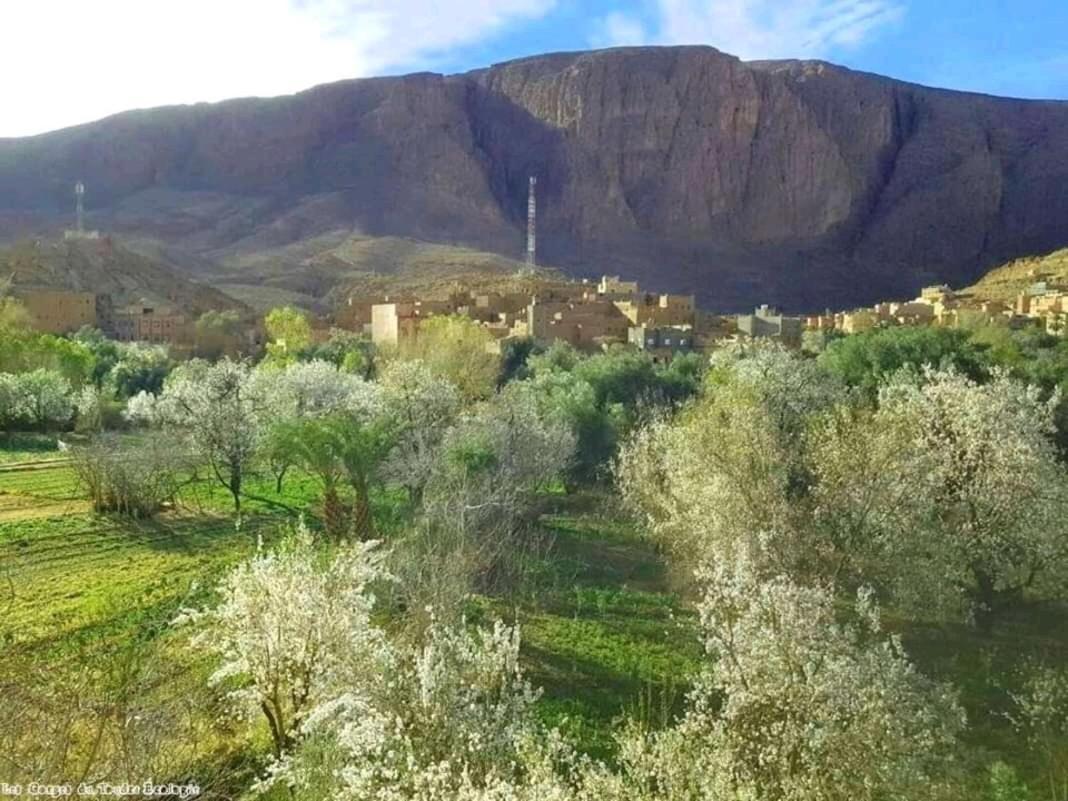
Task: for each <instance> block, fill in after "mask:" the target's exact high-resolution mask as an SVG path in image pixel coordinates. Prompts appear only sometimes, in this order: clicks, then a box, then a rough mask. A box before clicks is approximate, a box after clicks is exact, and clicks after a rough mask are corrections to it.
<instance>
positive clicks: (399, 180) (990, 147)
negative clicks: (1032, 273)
mask: <svg viewBox="0 0 1068 801" xmlns="http://www.w3.org/2000/svg"><path fill="white" fill-rule="evenodd" d="M530 175H536V176H537V177H538V179H539V191H540V198H539V248H540V258H541V260H542V261H543V262H546V263H552V264H555V265H559V266H561V267H564V268H566V269H568V270H570V271H571V272H573V273H575V274H578V275H595V274H597V273H600V272H612V273H623V274H625V275H628V276H633V277H637V278H639V279H641V280H642V281H643V282H645V283H646V284H648V285H649V286H651V287H655V288H659V289H664V290H669V289H670V290H674V291H692V292H695V293H696V294H698V295H699V297H700V299H701V301H702V302H703V304H704V305H706V306H708V307H710V308H718V309H721V310H731V309H739V308H743V307H745V306H749V305H752V304H754V303H757V302H773V303H779V304H782V305H784V306H786V307H787V308H791V309H802V308H809V309H811V308H822V307H825V306H843V305H846V304H850V303H857V302H867V301H872V300H875V299H880V298H887V297H895V296H905V295H908V294H910V293H912V292H913V291H915V290H916V289H917V288H919V287H920V286H921V285H923V284H926V283H930V282H933V281H936V280H937V281H946V282H949V283H951V284H954V285H958V286H959V285H965V284H968V283H970V282H971V281H972V280H973V279H975V278H976V277H977V276H978V275H980V274H981V273H982V272H983V271H984V270H985V269H986V268H988V267H990V266H992V265H994V264H996V263H1000V262H1003V261H1005V260H1007V259H1010V258H1013V257H1016V256H1020V255H1025V254H1031V253H1037V252H1044V251H1049V250H1053V249H1055V248H1056V247H1058V246H1064V245H1066V244H1068V103H1063V102H1035V101H1018V100H1007V99H998V98H991V97H985V96H979V95H970V94H961V93H954V92H947V91H940V90H934V89H928V88H923V87H918V86H914V85H910V84H904V83H900V82H897V81H893V80H889V79H885V78H880V77H877V76H873V75H867V74H862V73H856V72H851V71H849V70H846V69H842V68H839V67H835V66H831V65H828V64H824V63H820V62H752V63H745V62H741V61H739V60H738V59H736V58H733V57H731V56H727V55H725V54H722V53H720V52H718V51H716V50H713V49H711V48H704V47H685V48H624V49H618V50H608V51H598V52H593V53H578V54H561V55H549V56H543V57H536V58H530V59H524V60H521V61H516V62H510V63H506V64H502V65H498V66H494V67H492V68H489V69H485V70H479V71H476V72H472V73H468V74H465V75H458V76H448V77H444V76H439V75H431V74H419V75H411V76H406V77H399V78H379V79H369V80H359V81H347V82H343V83H338V84H331V85H327V86H321V87H318V88H315V89H312V90H309V91H307V92H303V93H301V94H298V95H295V96H291V97H284V98H276V99H269V100H235V101H230V102H227V103H222V104H218V105H201V106H192V107H177V108H163V109H156V110H151V111H141V112H130V113H127V114H122V115H119V116H117V117H113V118H109V119H107V120H103V121H101V122H98V123H93V124H90V125H85V126H80V127H78V128H72V129H68V130H64V131H59V132H56V133H52V134H47V135H44V136H39V137H33V138H29V139H21V140H0V237H5V236H6V237H13V236H15V235H18V234H24V233H27V232H31V231H41V230H47V229H48V228H49V227H59V226H62V225H63V222H62V221H63V220H64V219H65V218H67V217H69V215H70V208H71V206H72V196H71V187H72V185H73V183H74V181H75V180H78V179H81V180H84V181H85V182H86V183H87V184H88V187H89V193H88V195H87V201H88V204H89V206H90V209H91V213H90V218H89V221H90V223H91V225H92V226H93V227H97V228H101V229H106V230H110V231H115V232H117V233H119V234H122V235H127V236H137V237H141V238H149V239H155V240H159V241H160V242H162V243H165V244H166V246H167V247H170V248H174V249H177V250H179V251H181V252H183V253H187V254H189V255H190V257H191V262H192V260H194V259H195V260H196V263H197V264H200V265H208V266H207V267H203V266H202V267H201V270H202V272H204V273H206V274H207V275H206V277H209V278H213V279H215V280H222V277H223V275H224V274H225V278H226V280H229V281H233V280H234V276H235V274H237V273H240V271H241V270H242V269H253V268H252V267H248V266H247V265H254V264H262V263H264V262H269V261H271V260H272V259H273V260H274V261H275V262H276V263H275V264H274V268H273V269H274V270H275V271H276V272H277V270H278V268H279V264H281V265H282V267H284V268H285V269H288V270H291V271H294V272H295V273H299V271H300V270H302V269H304V267H305V264H306V257H307V254H306V253H304V256H303V258H304V261H293V262H288V261H286V258H287V257H286V254H287V253H292V252H294V251H301V252H302V253H303V252H304V250H306V248H305V249H301V248H300V247H297V248H295V247H294V246H295V245H299V244H300V243H304V242H311V243H314V242H317V241H327V240H330V238H331V237H335V238H340V237H344V236H346V235H349V234H353V233H354V234H358V235H361V236H376V237H377V236H404V237H412V238H418V239H425V240H428V241H435V242H444V243H452V244H462V245H465V246H468V247H472V248H476V249H481V250H488V251H493V252H497V253H502V254H506V255H509V256H518V255H520V254H521V253H522V250H523V236H524V228H525V213H526V191H527V178H528V176H530ZM213 265H214V266H213ZM213 271H217V272H218V275H213V274H211V273H212V272H213ZM202 277H203V276H202ZM253 282H254V281H253Z"/></svg>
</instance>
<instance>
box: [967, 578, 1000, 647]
mask: <svg viewBox="0 0 1068 801" xmlns="http://www.w3.org/2000/svg"><path fill="white" fill-rule="evenodd" d="M972 572H973V574H974V575H975V587H976V589H975V626H976V628H977V629H979V631H980V632H982V633H983V634H984V635H989V634H990V632H991V630H992V629H993V627H994V611H995V610H994V607H995V605H996V604H997V600H998V592H997V589H995V587H994V579H993V577H992V576H991V575H990V574H989V573H988V572H987V571H986V570H984V569H982V568H981V567H973V568H972Z"/></svg>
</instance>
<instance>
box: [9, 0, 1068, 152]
mask: <svg viewBox="0 0 1068 801" xmlns="http://www.w3.org/2000/svg"><path fill="white" fill-rule="evenodd" d="M0 29H2V30H3V31H4V32H5V34H6V35H5V37H4V39H5V41H4V45H3V46H2V47H0V75H3V76H4V78H3V79H2V80H0V114H2V116H0V137H11V136H28V135H32V134H37V133H42V132H45V131H50V130H54V129H57V128H62V127H67V126H70V125H76V124H79V123H83V122H89V121H92V120H95V119H99V118H101V117H105V116H107V115H110V114H114V113H117V112H119V111H124V110H127V109H133V108H146V107H152V106H160V105H171V104H177V103H195V102H203V101H209V102H213V101H218V100H224V99H226V98H230V97H247V96H274V95H281V94H289V93H292V92H295V91H299V90H301V89H306V88H308V87H310V86H314V85H316V84H319V83H326V82H329V81H335V80H341V79H345V78H357V77H366V76H372V75H395V74H403V73H406V72H415V71H422V70H432V71H435V72H445V73H451V72H461V71H465V70H468V69H474V68H477V67H481V66H486V65H488V64H492V63H495V62H499V61H505V60H508V59H512V58H518V57H522V56H527V55H534V54H537V53H544V52H552V51H560V50H585V49H590V48H599V47H613V46H619V45H634V44H644V45H670V44H708V45H712V46H714V47H717V48H719V49H720V50H723V51H725V52H728V53H732V54H734V55H737V56H739V57H741V58H744V59H761V58H819V59H825V60H827V61H833V62H835V63H838V64H843V65H845V66H848V67H852V68H854V69H858V70H864V71H868V72H876V73H880V74H883V75H889V76H892V77H895V78H901V79H903V80H909V81H915V82H918V83H924V84H928V85H932V86H941V87H946V88H951V89H962V90H968V91H976V92H985V93H989V94H998V95H1009V96H1015V97H1031V98H1052V99H1064V100H1068V0H1015V2H1011V1H1010V0H0Z"/></svg>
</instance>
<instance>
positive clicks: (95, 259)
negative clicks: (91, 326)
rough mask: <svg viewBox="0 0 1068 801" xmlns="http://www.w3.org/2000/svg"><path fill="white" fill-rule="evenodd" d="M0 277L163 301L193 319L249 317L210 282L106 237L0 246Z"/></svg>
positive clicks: (126, 299)
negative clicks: (216, 314)
mask: <svg viewBox="0 0 1068 801" xmlns="http://www.w3.org/2000/svg"><path fill="white" fill-rule="evenodd" d="M0 280H5V281H6V280H11V282H12V284H13V285H14V286H15V287H16V288H18V287H27V288H29V287H33V288H49V289H69V290H73V291H76V292H101V293H105V294H109V295H111V297H112V300H113V301H114V302H115V304H116V305H117V306H124V305H127V304H130V303H139V302H141V301H142V300H145V301H148V302H149V303H151V304H154V305H160V304H163V305H167V306H172V307H175V308H177V309H180V310H182V311H184V312H186V313H187V314H190V315H192V316H194V317H197V316H199V315H201V314H203V313H204V312H206V311H226V310H233V311H236V312H238V313H239V314H242V315H243V316H246V317H249V318H251V317H252V316H253V313H252V310H251V309H250V308H249V307H248V306H246V305H245V304H243V303H241V302H239V301H237V300H235V299H234V298H232V297H230V296H228V295H226V294H225V293H223V292H220V291H219V290H217V289H214V288H212V287H210V286H206V285H204V284H200V283H197V282H195V281H190V280H188V279H187V278H186V277H184V276H183V275H180V274H178V273H176V272H175V270H174V269H173V268H172V265H169V264H167V263H166V262H164V261H162V260H160V259H158V258H150V257H148V256H145V255H143V254H140V253H134V252H133V251H131V250H129V249H128V248H127V247H125V246H124V245H123V244H120V243H119V242H116V241H115V240H114V239H112V238H111V237H103V238H101V239H86V240H73V241H63V240H40V239H38V240H23V241H20V242H17V243H16V244H14V245H12V246H11V247H6V248H0Z"/></svg>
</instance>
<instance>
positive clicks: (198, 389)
mask: <svg viewBox="0 0 1068 801" xmlns="http://www.w3.org/2000/svg"><path fill="white" fill-rule="evenodd" d="M266 408H267V405H266V399H265V398H264V395H263V392H262V389H261V387H260V386H258V385H257V383H256V382H255V381H253V379H252V372H251V370H250V369H249V367H248V366H247V365H245V364H243V363H241V362H233V361H230V360H229V359H224V360H222V361H220V362H217V363H216V364H208V363H207V362H203V361H198V360H194V361H191V362H188V363H186V364H183V365H181V366H180V367H178V368H177V369H176V370H175V371H174V372H173V373H172V374H171V375H170V377H169V378H168V379H167V383H166V385H165V386H164V389H163V392H162V394H160V396H159V397H158V398H157V397H155V396H153V395H150V394H149V393H147V392H142V393H140V394H139V395H135V396H134V397H132V398H131V399H130V402H129V404H128V406H127V416H128V418H129V419H131V420H133V421H135V422H148V423H153V424H157V425H162V426H164V427H166V428H170V429H172V430H175V431H178V432H181V433H182V434H184V436H185V437H186V438H187V440H188V442H189V444H190V447H191V448H192V450H193V451H194V452H195V453H196V454H197V455H198V457H199V458H200V459H202V460H203V461H204V462H206V463H207V464H208V465H209V466H210V468H211V471H212V474H213V475H214V476H215V478H216V479H217V480H218V481H219V483H220V484H222V485H223V486H225V487H226V488H227V490H229V492H230V495H231V497H232V499H233V502H234V510H235V511H236V512H237V513H238V514H240V512H241V491H242V485H243V482H244V479H245V476H246V474H247V473H248V471H249V469H250V467H251V465H252V463H253V460H254V459H255V457H256V455H257V449H258V447H259V446H260V444H261V441H262V439H263V436H264V431H265V425H264V420H263V413H264V411H265V409H266Z"/></svg>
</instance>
